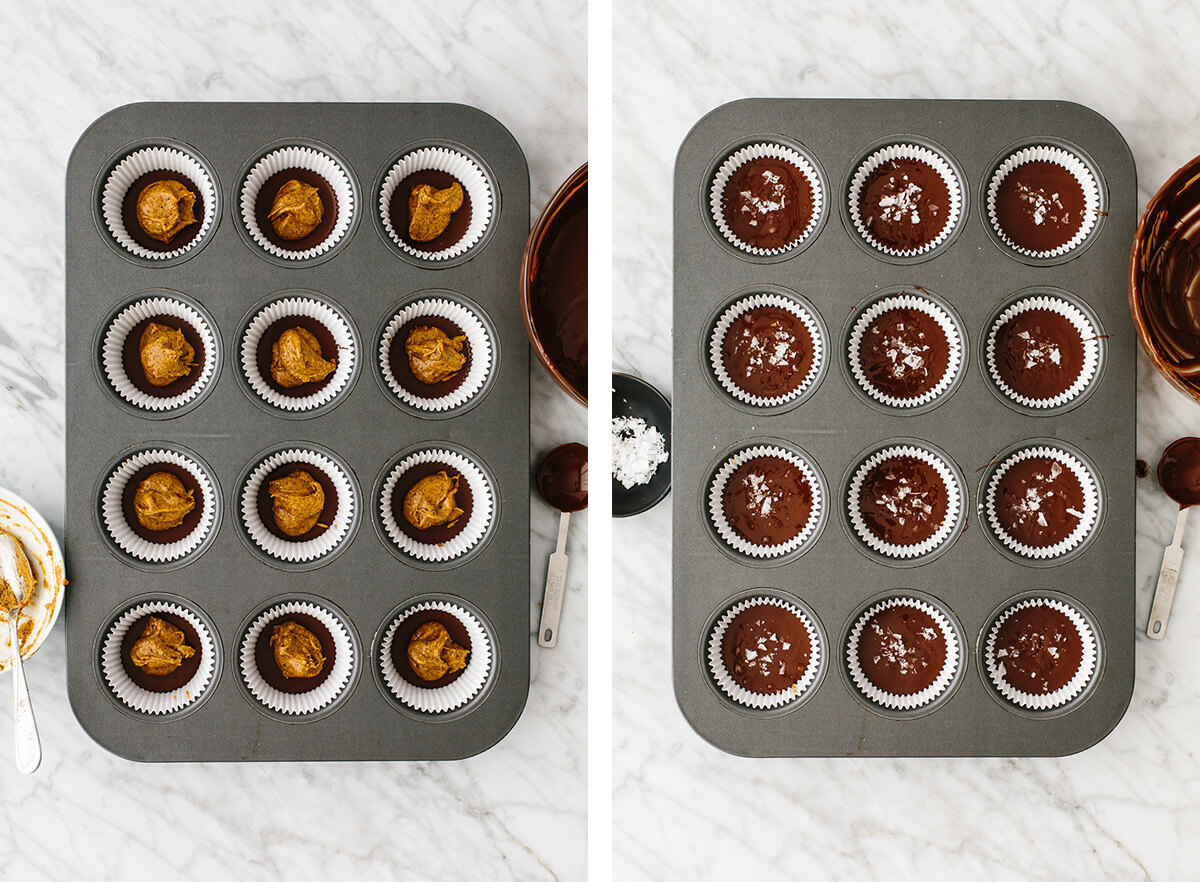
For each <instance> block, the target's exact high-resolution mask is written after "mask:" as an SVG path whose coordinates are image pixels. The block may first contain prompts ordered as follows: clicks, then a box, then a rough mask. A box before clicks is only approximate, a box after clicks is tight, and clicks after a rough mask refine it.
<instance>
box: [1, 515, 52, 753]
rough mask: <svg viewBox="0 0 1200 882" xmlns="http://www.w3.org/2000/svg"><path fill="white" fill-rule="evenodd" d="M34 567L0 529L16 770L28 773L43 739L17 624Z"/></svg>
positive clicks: (27, 597) (29, 592)
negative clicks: (11, 682)
mask: <svg viewBox="0 0 1200 882" xmlns="http://www.w3.org/2000/svg"><path fill="white" fill-rule="evenodd" d="M36 584H37V583H36V582H35V581H34V578H33V570H32V569H31V568H30V566H29V558H28V557H26V556H25V549H24V548H22V547H21V543H20V542H19V541H17V539H16V537H14V536H13V535H12V534H11V533H5V532H3V531H0V610H3V611H4V612H5V614H6V615H7V618H8V640H9V646H10V647H12V653H11V658H12V672H13V722H14V724H15V729H16V748H17V769H18V770H20V771H22V772H24V773H25V774H26V775H28V774H29V773H30V772H34V771H36V770H37V767H38V766H39V765H41V762H42V742H41V739H40V738H39V737H38V730H37V721H36V720H35V719H34V718H33V704H32V703H31V702H30V700H29V684H28V683H27V682H26V680H25V668H24V666H23V665H22V663H21V638H20V635H19V634H18V633H17V623H18V621H19V620H20V618H21V615H20V613H21V607H23V606H24V605H25V604H27V603H29V601H30V598H32V596H33V590H34V588H35V587H36Z"/></svg>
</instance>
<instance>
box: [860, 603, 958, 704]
mask: <svg viewBox="0 0 1200 882" xmlns="http://www.w3.org/2000/svg"><path fill="white" fill-rule="evenodd" d="M858 665H859V667H860V668H862V672H863V674H865V675H866V677H867V679H868V680H869V681H870V682H871V683H872V684H874V685H875V687H876V688H878V689H880V690H882V691H883V692H887V693H890V694H892V695H915V694H916V693H918V692H920V691H921V690H922V689H928V688H929V687H930V686H932V685H933V683H934V681H935V680H937V678H938V675H939V674H940V673H941V672H942V669H943V668H945V667H946V635H945V634H944V633H943V632H942V629H941V628H940V627H939V626H938V624H937V622H936V621H934V619H933V616H931V615H929V613H927V612H925V611H924V610H922V609H918V608H917V607H915V606H909V605H908V604H900V605H898V606H890V607H888V608H887V609H881V610H879V612H877V613H875V614H874V615H872V616H871V617H870V618H869V619H868V620H867V621H866V624H864V625H863V628H862V631H861V632H860V633H859V636H858Z"/></svg>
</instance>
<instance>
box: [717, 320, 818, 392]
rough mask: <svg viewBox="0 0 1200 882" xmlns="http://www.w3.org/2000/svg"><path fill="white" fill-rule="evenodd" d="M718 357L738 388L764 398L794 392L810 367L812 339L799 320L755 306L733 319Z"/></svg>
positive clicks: (811, 361) (811, 363)
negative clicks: (720, 357) (722, 360)
mask: <svg viewBox="0 0 1200 882" xmlns="http://www.w3.org/2000/svg"><path fill="white" fill-rule="evenodd" d="M721 354H722V358H723V359H724V363H725V370H726V371H728V372H729V376H730V377H731V378H732V379H733V382H734V383H736V384H737V385H738V386H739V387H740V388H742V389H744V390H746V391H747V392H749V393H750V394H751V395H758V396H761V397H763V398H780V397H782V396H784V395H787V394H788V393H790V392H792V391H794V390H795V389H797V388H798V387H799V386H800V384H801V383H803V382H804V380H805V378H807V377H808V374H809V372H810V371H811V370H812V365H813V339H812V335H811V334H810V333H809V331H808V328H807V326H806V325H805V324H804V322H803V321H801V320H800V317H799V316H797V315H796V314H795V313H794V312H792V311H791V310H788V309H784V308H783V307H780V306H757V307H755V308H754V309H749V310H746V312H744V313H742V314H741V315H739V316H738V317H737V318H736V319H734V321H733V324H731V325H730V326H729V329H728V330H727V331H726V332H725V339H724V341H723V342H722V346H721Z"/></svg>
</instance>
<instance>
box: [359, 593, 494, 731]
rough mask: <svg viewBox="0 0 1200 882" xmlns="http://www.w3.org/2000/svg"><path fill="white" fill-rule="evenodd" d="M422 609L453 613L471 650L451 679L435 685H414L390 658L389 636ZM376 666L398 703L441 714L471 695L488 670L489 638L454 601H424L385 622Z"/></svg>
mask: <svg viewBox="0 0 1200 882" xmlns="http://www.w3.org/2000/svg"><path fill="white" fill-rule="evenodd" d="M426 610H440V611H442V612H445V613H449V614H450V615H452V616H454V617H455V618H456V619H458V620H459V621H460V622H462V624H463V627H464V628H466V631H467V636H468V637H469V638H470V640H471V652H470V655H469V656H468V657H467V666H466V667H465V668H464V669H463V672H462V673H461V674H459V675H458V677H456V678H455V679H454V680H453V681H452V682H450V683H447V684H446V685H445V686H438V687H436V688H432V689H430V688H425V687H422V686H414V685H413V684H412V683H409V682H408V681H407V680H405V679H404V678H403V677H402V676H400V673H399V671H397V670H396V666H395V664H394V663H393V662H392V638H393V637H395V635H396V630H397V629H398V628H399V627H400V625H401V624H402V623H403V622H404V621H405V620H406V619H409V618H411V617H412V616H414V615H416V614H417V613H420V612H424V611H426ZM378 661H379V668H380V671H381V672H382V673H383V679H384V682H385V683H386V684H387V687H388V689H389V690H391V693H392V694H393V695H394V696H396V698H397V699H399V700H400V702H401V703H403V704H404V705H406V706H407V707H410V708H412V709H413V710H417V711H421V712H422V713H427V714H444V713H447V712H448V711H452V710H456V709H458V708H460V707H462V706H463V705H464V704H466V703H467V702H468V701H470V700H471V699H472V698H474V697H475V696H476V695H478V694H479V692H480V690H481V689H483V687H484V684H485V683H487V680H488V677H490V676H491V674H492V641H491V637H490V636H489V635H488V632H487V631H486V630H485V629H484V627H483V624H482V623H481V622H480V621H479V619H477V618H476V617H475V616H474V615H472V614H471V613H469V612H468V611H467V610H465V609H463V608H462V607H461V606H459V605H458V604H455V603H445V602H442V601H427V602H425V603H419V604H417V605H416V606H414V607H411V608H409V609H406V610H404V611H403V612H402V613H400V615H399V616H397V617H396V619H395V620H394V621H393V622H392V623H391V625H389V626H388V629H387V633H386V634H385V635H384V637H383V640H382V641H381V642H380V646H379V659H378Z"/></svg>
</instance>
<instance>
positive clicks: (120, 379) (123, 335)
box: [102, 297, 220, 411]
mask: <svg viewBox="0 0 1200 882" xmlns="http://www.w3.org/2000/svg"><path fill="white" fill-rule="evenodd" d="M161 315H166V316H173V317H174V318H177V319H179V321H181V322H184V323H186V324H187V325H189V326H190V327H191V328H192V329H193V330H195V332H196V333H197V334H198V335H199V336H200V342H201V344H202V345H203V347H204V366H203V367H201V368H200V375H199V376H198V377H196V381H195V382H194V383H192V384H191V385H190V386H189V387H188V388H187V389H186V390H184V391H183V392H181V393H179V394H178V395H172V396H171V397H169V398H158V397H156V396H154V395H149V394H147V393H146V392H143V391H142V390H141V389H139V388H138V387H137V386H135V385H134V384H133V382H132V381H131V380H130V379H129V376H128V375H127V374H126V373H125V342H126V340H127V339H128V337H129V334H130V332H131V331H132V330H133V329H134V328H136V327H137V326H138V325H140V324H141V323H142V322H144V321H145V320H146V319H149V318H153V317H155V316H161ZM219 358H220V352H219V350H218V347H217V341H216V335H215V334H214V333H213V329H212V328H211V327H210V326H209V324H208V322H207V321H205V319H204V317H203V316H202V315H200V313H199V312H197V311H196V310H195V309H193V308H192V307H190V306H188V305H187V304H186V303H184V302H183V301H181V300H175V299H174V298H171V297H149V298H146V299H144V300H138V301H135V302H134V303H131V304H129V305H128V306H126V307H125V308H124V309H123V310H121V312H120V313H119V314H118V315H117V317H116V318H115V319H113V320H112V323H111V324H110V325H109V326H108V331H107V332H106V333H105V335H104V346H103V349H102V359H103V362H104V374H105V376H106V377H108V381H109V382H110V383H111V384H112V387H113V388H114V389H115V390H116V391H117V394H119V395H120V396H121V397H122V398H124V399H125V400H126V401H128V402H129V403H130V404H132V405H133V406H134V407H140V408H143V409H145V410H155V411H167V410H175V409H176V408H179V407H183V406H184V405H185V404H187V403H188V402H189V401H193V400H194V399H195V398H196V396H197V395H199V394H200V393H201V392H203V391H204V389H205V387H206V386H207V385H208V384H209V383H210V382H211V381H212V379H213V374H214V373H215V371H216V365H217V361H218V359H219Z"/></svg>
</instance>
